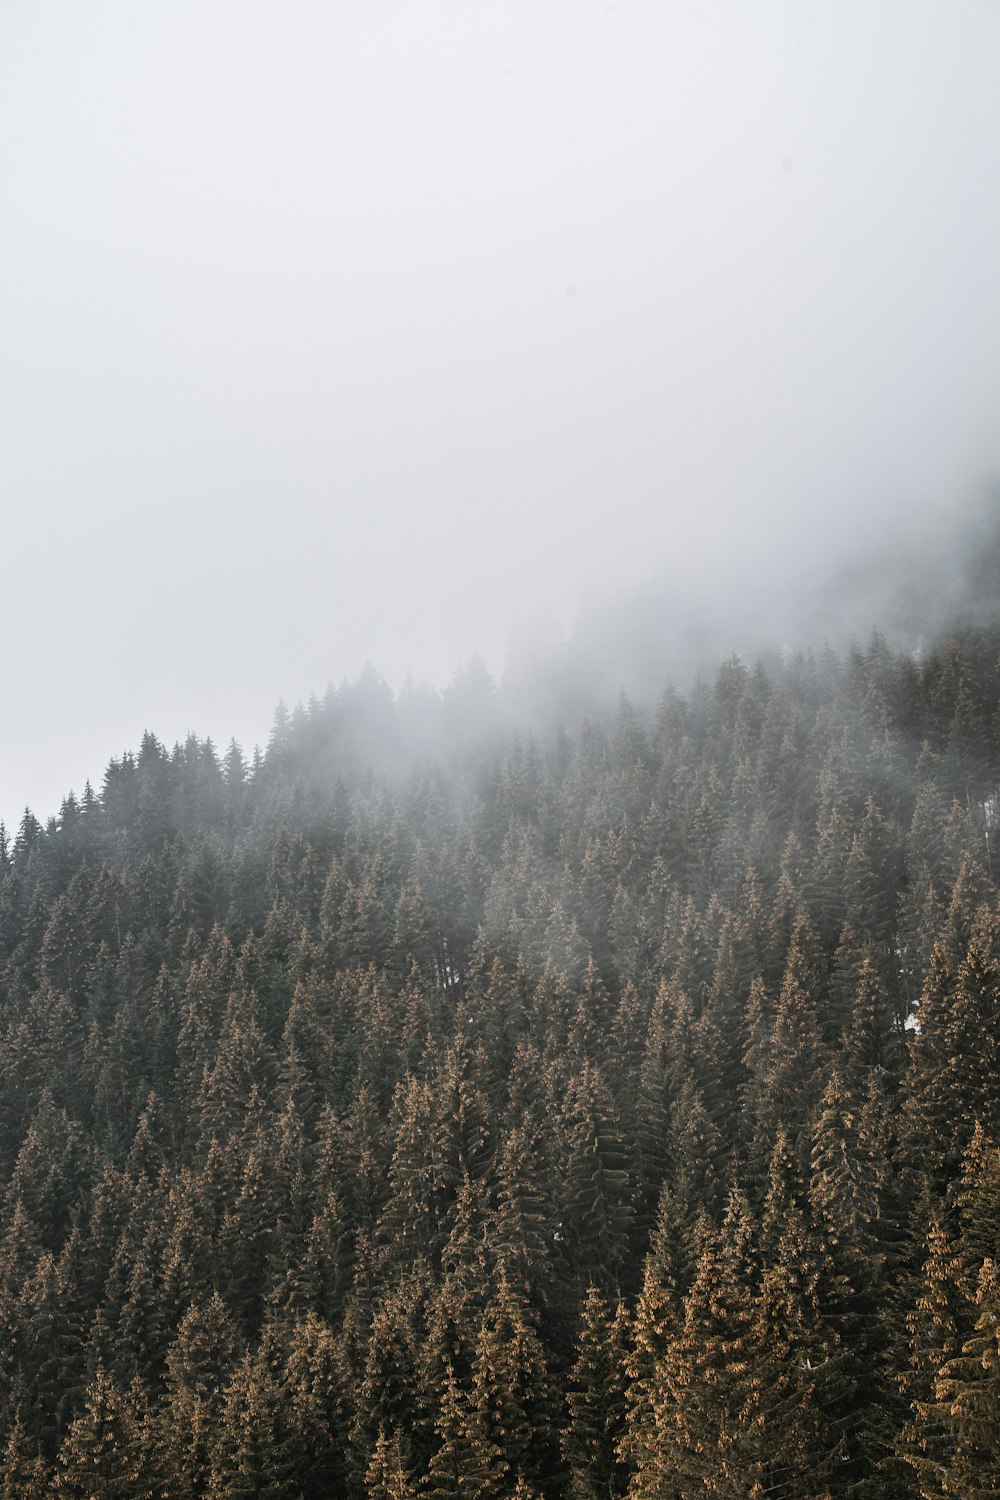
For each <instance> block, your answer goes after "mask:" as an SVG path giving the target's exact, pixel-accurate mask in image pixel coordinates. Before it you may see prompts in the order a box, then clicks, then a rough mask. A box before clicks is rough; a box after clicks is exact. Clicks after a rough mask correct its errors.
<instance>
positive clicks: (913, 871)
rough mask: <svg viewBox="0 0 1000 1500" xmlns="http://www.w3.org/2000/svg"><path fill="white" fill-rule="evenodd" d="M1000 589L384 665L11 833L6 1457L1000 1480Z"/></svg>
mask: <svg viewBox="0 0 1000 1500" xmlns="http://www.w3.org/2000/svg"><path fill="white" fill-rule="evenodd" d="M998 713H1000V632H996V631H993V630H992V629H990V628H988V627H986V626H981V627H980V628H977V629H964V630H959V631H956V632H955V633H954V634H952V635H951V636H950V637H948V638H947V639H945V640H943V641H942V642H940V643H939V644H938V645H937V646H936V647H935V648H934V649H933V650H928V651H926V652H924V654H923V655H922V656H921V657H920V658H919V659H915V658H914V656H913V655H912V654H895V653H894V652H892V651H890V650H889V648H888V647H887V646H886V645H885V644H884V643H883V642H882V641H881V640H880V639H879V638H878V637H874V638H873V639H872V641H871V643H870V645H869V646H868V647H867V648H865V649H860V648H859V649H852V650H850V651H847V652H845V653H844V654H843V655H840V656H838V655H835V654H834V653H833V652H832V651H827V652H825V653H821V654H818V655H816V656H790V655H789V656H787V657H786V658H785V659H775V660H774V661H770V662H768V663H767V664H766V665H760V666H755V665H753V664H750V665H746V664H744V663H742V662H740V661H739V660H736V659H733V660H730V661H728V662H727V663H726V664H725V665H723V666H722V667H721V669H720V670H719V671H718V674H717V675H716V676H715V678H714V680H712V681H708V682H703V683H700V684H698V685H697V686H695V687H694V688H692V689H691V690H690V691H688V692H685V693H680V692H673V691H667V692H666V693H665V695H664V696H663V697H662V701H660V702H659V704H658V706H654V707H651V708H650V710H649V712H648V713H647V711H646V710H645V708H642V707H639V706H636V707H633V706H631V705H630V704H629V702H628V701H626V700H625V699H624V698H622V699H621V701H620V702H619V703H617V704H610V705H608V706H607V710H606V712H605V713H603V714H595V715H592V716H590V717H589V718H588V719H587V720H585V721H584V720H582V719H578V720H574V719H572V718H571V717H568V718H567V719H566V722H565V723H564V724H562V725H561V726H555V727H550V726H548V725H546V726H545V727H544V728H541V729H536V731H535V732H531V731H529V730H528V729H526V728H523V727H522V728H521V729H518V728H517V727H515V726H514V725H512V723H511V721H510V719H509V717H508V716H507V715H506V714H505V713H504V712H503V711H502V705H501V704H500V700H499V696H498V695H497V694H496V693H495V692H494V690H493V688H492V685H491V684H490V682H489V680H488V679H487V678H486V677H485V674H484V673H482V672H477V671H475V670H473V671H470V672H469V673H467V674H466V675H465V677H464V678H463V679H462V680H461V681H459V682H458V683H457V684H456V686H455V687H454V688H453V689H452V690H450V692H449V693H446V694H444V695H442V696H438V695H433V694H423V695H421V694H418V693H411V694H408V695H405V696H404V697H402V698H400V699H399V700H398V701H396V700H394V699H393V697H392V695H391V694H390V693H389V691H388V689H387V688H385V687H384V685H382V684H381V683H380V682H379V681H378V679H377V678H375V676H374V674H367V675H366V676H365V677H364V678H363V679H362V680H361V681H360V682H359V683H357V684H355V685H354V686H353V687H344V688H342V689H340V690H337V691H333V692H331V693H329V694H328V695H327V696H326V698H324V699H323V700H322V701H314V702H313V703H312V704H310V705H309V707H308V708H304V709H301V710H299V711H297V712H295V713H293V714H291V715H288V714H285V713H284V712H281V713H279V715H278V717H277V719H276V722H275V729H274V733H273V736H272V739H271V742H270V744H269V746H268V749H267V752H266V754H265V755H263V756H258V757H257V758H256V759H255V761H254V764H253V765H252V766H248V765H247V764H246V762H245V760H244V758H243V756H242V754H241V752H240V750H239V749H238V748H237V747H236V746H235V745H234V746H232V747H231V748H230V749H229V751H228V752H227V753H226V754H225V755H224V756H221V757H220V755H219V754H218V753H217V752H216V750H215V749H214V748H213V747H212V745H211V744H209V743H205V742H199V741H198V740H196V739H194V738H192V739H189V740H188V741H187V743H186V744H183V745H180V746H177V747H175V748H174V749H173V750H169V749H167V748H165V747H164V746H162V745H160V744H159V743H158V742H157V740H156V739H155V738H154V737H153V736H152V735H147V736H146V738H145V739H144V740H143V742H142V745H141V747H140V748H139V750H138V751H137V753H135V754H134V755H126V756H124V757H123V758H122V759H120V760H116V761H113V762H112V763H111V765H110V766H109V768H108V771H107V774H106V776H105V779H104V783H103V785H102V787H101V789H100V791H99V792H97V793H92V792H91V791H89V790H88V791H87V793H86V795H85V796H84V797H83V798H82V799H81V800H80V801H76V800H74V799H68V800H67V801H66V802H65V803H64V805H63V807H62V809H61V812H60V815H59V817H58V818H57V819H55V820H53V821H52V822H51V823H50V824H49V825H48V826H47V827H41V826H40V825H39V823H38V822H37V821H36V820H35V819H34V818H33V817H32V816H31V815H30V814H29V813H26V814H25V817H24V820H23V822H22V824H21V827H20V829H19V831H18V832H17V834H16V837H14V838H13V840H12V842H11V843H10V844H9V845H8V844H7V843H6V842H5V843H4V846H3V849H2V853H0V862H2V864H0V871H2V885H0V965H2V967H0V1007H2V1008H0V1108H2V1117H0V1118H2V1125H0V1148H2V1149H0V1209H2V1219H3V1239H2V1251H0V1452H2V1451H4V1450H5V1452H6V1457H5V1459H4V1461H3V1477H2V1479H0V1497H3V1500H14V1497H16V1500H34V1497H41V1496H48V1495H52V1494H55V1495H67V1496H81V1497H82V1496H98V1495H99V1496H103V1497H119V1496H121V1497H130V1500H131V1497H136V1500H139V1497H163V1500H166V1497H185V1500H186V1497H194V1496H202V1495H204V1496H211V1497H237V1496H239V1497H251V1496H253V1497H267V1500H305V1497H309V1500H318V1497H337V1496H345V1497H359V1500H361V1497H368V1500H389V1497H392V1500H405V1497H408V1496H411V1497H417V1496H420V1497H426V1500H444V1497H452V1496H456V1497H457V1496H463V1497H479V1500H503V1497H510V1496H518V1497H520V1500H528V1497H530V1496H535V1497H539V1500H541V1497H545V1500H548V1497H553V1500H561V1497H572V1500H599V1497H600V1500H605V1497H616V1496H619V1497H620V1496H628V1497H631V1500H653V1497H656V1500H688V1497H695V1496H704V1495H706V1494H716V1495H722V1496H730V1497H736V1496H745V1497H751V1496H756V1497H765V1496H767V1497H787V1500H808V1497H821V1496H831V1497H833V1496H847V1495H851V1496H870V1497H875V1496H887V1497H915V1496H941V1497H943V1496H946V1495H948V1496H963V1497H966V1500H969V1497H972V1496H979V1495H987V1494H990V1495H992V1494H996V1493H998V1492H1000V1332H998V1326H1000V1276H998V1271H997V1268H996V1262H997V1261H998V1260H1000V1000H998V995H1000V897H998V891H997V886H996V877H997V876H998V875H1000V846H998V849H997V852H996V854H995V855H994V854H993V853H992V852H991V846H990V840H991V836H992V834H993V829H994V825H995V823H996V822H997V821H998V817H997V811H996V809H997V802H996V788H997V786H998V785H1000V717H998Z"/></svg>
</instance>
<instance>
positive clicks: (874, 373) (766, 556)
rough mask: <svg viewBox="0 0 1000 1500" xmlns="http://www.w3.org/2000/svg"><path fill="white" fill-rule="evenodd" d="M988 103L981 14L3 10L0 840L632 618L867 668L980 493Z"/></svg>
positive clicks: (999, 255) (905, 5) (640, 5)
mask: <svg viewBox="0 0 1000 1500" xmlns="http://www.w3.org/2000/svg"><path fill="white" fill-rule="evenodd" d="M998 76H1000V7H998V6H997V5H996V4H995V3H993V0H951V3H950V4H948V5H947V6H945V5H941V4H939V3H937V0H876V3H872V0H838V3H837V4H836V5H834V4H818V3H817V4H810V3H808V0H762V3H759V4H754V5H748V4H745V3H742V0H710V3H703V0H618V3H614V4H606V3H601V0H598V3H590V0H427V3H424V4H419V5H415V4H409V3H404V0H372V3H370V4H362V5H347V4H328V3H321V0H285V3H281V4H279V3H277V0H273V3H271V0H209V3H206V0H169V3H168V0H164V3H152V4H135V3H134V0H89V3H88V4H87V5H80V4H77V3H74V0H5V4H4V5H3V6H2V7H0V432H2V456H3V465H2V473H3V494H4V505H3V522H4V525H3V542H4V549H3V557H4V566H3V590H4V596H3V602H4V615H5V624H6V630H5V646H4V652H3V658H2V668H0V674H2V678H0V680H2V691H3V703H4V707H5V732H4V735H3V737H2V741H0V813H2V815H3V816H4V817H5V818H7V820H8V822H10V821H12V820H13V821H15V822H16V820H17V817H18V816H19V810H20V809H21V808H23V806H24V804H25V803H26V802H28V803H30V804H31V805H32V807H33V808H34V809H35V811H36V812H37V813H38V815H39V816H41V817H43V818H44V817H45V816H48V815H50V814H52V813H54V812H55V811H56V810H57V808H58V805H59V802H60V799H61V797H62V796H63V795H64V794H65V792H67V791H68V790H69V788H70V787H71V786H73V787H75V788H76V790H77V791H79V790H80V789H81V788H82V784H83V782H84V780H85V778H86V777H88V776H89V777H91V778H93V779H94V780H95V781H99V779H100V776H101V773H102V771H103V767H104V765H105V764H106V762H107V760H108V758H109V756H110V755H112V754H118V753H120V752H121V750H122V749H124V748H126V747H131V746H134V745H136V744H137V743H138V741H139V738H140V736H141V734H142V731H143V730H144V729H145V728H150V729H152V730H153V731H154V732H155V733H156V734H157V735H158V736H159V737H160V738H161V739H163V740H165V741H167V742H168V743H172V741H173V740H174V739H176V738H179V737H183V736H184V734H185V733H186V732H187V731H188V730H189V729H190V730H194V731H195V732H197V733H198V734H199V735H206V734H210V735H212V736H213V738H215V739H216V741H217V742H221V743H225V742H226V741H228V739H229V737H230V736H231V735H235V736H236V737H237V738H238V739H240V740H241V742H243V743H244V745H245V746H247V747H248V748H249V747H251V746H252V745H253V743H254V742H255V741H257V740H260V741H263V740H265V739H266V737H267V732H268V727H269V723H270V719H271V714H272V710H273V708H274V705H275V703H276V702H277V700H278V699H279V698H284V699H285V700H286V701H290V702H294V701H295V699H296V698H298V697H300V696H301V697H304V696H306V695H308V694H309V693H310V692H311V691H312V690H316V691H319V692H322V690H323V689H324V687H325V686H326V684H327V683H328V682H329V681H331V680H334V681H336V680H338V679H340V678H341V677H342V676H344V675H348V676H353V675H354V674H356V673H357V672H358V670H359V669H360V668H361V666H362V664H363V663H364V662H365V660H366V659H368V660H371V661H372V662H373V663H374V664H375V665H376V667H377V668H378V669H379V670H380V671H381V672H382V673H384V674H385V675H386V677H387V678H388V679H389V680H390V682H392V683H394V684H399V683H401V682H402V680H403V678H404V676H405V674H406V673H407V672H408V671H412V672H413V673H414V675H415V676H417V677H419V678H425V679H428V680H429V681H431V682H434V683H437V684H442V685H443V684H444V683H446V682H447V680H448V679H449V678H450V677H451V675H452V672H453V670H454V668H455V666H456V665H457V663H458V662H459V661H460V660H461V659H463V658H465V657H467V656H468V655H469V654H470V653H471V652H472V651H473V650H479V651H481V652H482V654H483V655H484V657H485V658H486V661H487V663H488V664H489V666H490V667H491V668H492V669H493V670H494V671H495V672H496V673H498V674H499V673H500V672H501V671H502V669H503V666H504V662H505V659H506V657H507V653H508V650H509V649H512V650H513V654H514V658H515V660H517V659H521V658H523V657H524V655H525V653H526V652H527V653H528V654H530V650H531V649H532V648H533V647H534V645H535V644H536V643H537V642H538V641H541V640H547V639H550V638H558V637H559V636H560V635H561V634H562V633H564V632H566V631H567V630H568V629H570V628H571V627H572V624H573V621H574V620H575V619H577V618H578V617H582V618H583V620H584V624H582V625H579V626H577V627H576V637H575V638H576V639H577V641H583V642H587V641H589V642H591V644H592V646H593V650H594V652H595V656H596V653H598V652H599V650H600V649H601V642H602V641H603V642H605V643H606V640H607V637H608V635H609V634H613V633H614V625H613V621H614V618H615V612H616V610H617V609H618V607H619V604H618V601H620V600H621V599H622V598H624V597H628V596H631V597H632V600H633V602H632V604H630V605H629V606H628V610H627V611H626V613H627V615H628V618H629V620H630V622H631V624H630V625H629V627H628V629H629V630H631V631H632V638H633V639H634V641H635V643H636V656H637V657H639V656H641V655H642V653H643V651H645V654H646V656H647V657H648V656H649V655H650V653H651V649H652V648H651V644H650V643H651V642H652V643H655V642H656V641H658V640H659V639H660V638H661V637H662V636H663V635H669V634H670V633H671V632H674V633H675V634H676V630H677V627H676V625H675V622H676V621H677V620H678V619H683V620H686V621H688V622H689V623H690V625H691V629H692V630H693V631H694V632H695V633H696V634H697V631H699V630H701V629H702V625H703V622H705V621H712V620H714V621H715V622H716V624H717V626H718V629H717V631H716V634H717V635H718V637H719V639H720V642H721V645H722V648H723V649H732V648H734V647H735V648H738V647H740V646H741V639H740V637H741V635H742V636H743V638H744V640H745V642H746V643H747V644H748V645H752V644H753V643H754V642H755V641H756V640H757V639H759V638H760V637H761V636H762V634H764V633H765V632H766V631H767V630H771V629H774V630H776V631H780V632H785V631H790V630H794V629H795V628H797V623H798V624H802V625H803V628H805V627H806V626H807V625H809V624H810V623H811V624H812V625H816V624H817V623H818V624H819V625H820V626H821V627H822V628H826V622H828V621H833V622H834V623H835V624H836V626H837V627H838V628H840V627H844V626H849V625H850V624H851V620H852V612H853V614H854V615H856V617H857V628H858V629H859V630H860V631H863V632H865V633H867V630H868V628H869V626H870V624H871V614H872V611H873V609H875V608H876V606H877V600H878V596H879V589H880V587H881V582H880V581H881V580H882V579H883V577H884V578H885V579H886V580H887V582H888V583H891V584H892V586H893V587H894V586H895V581H896V574H897V573H898V571H899V562H900V559H903V558H905V559H907V560H908V561H907V563H906V565H907V567H909V568H910V570H911V581H912V576H915V575H916V574H919V572H920V570H921V569H923V570H925V573H926V576H927V577H928V578H929V579H932V578H933V574H934V571H935V569H936V568H937V567H938V566H939V560H940V559H941V558H943V557H944V555H945V554H946V553H947V552H948V549H949V547H950V545H951V540H950V534H951V533H953V532H954V530H955V527H956V526H957V520H955V519H953V518H957V516H958V515H959V514H960V513H964V512H965V510H966V509H967V508H968V507H970V506H972V507H975V506H976V505H978V504H981V502H982V497H983V495H984V494H988V493H989V492H990V490H991V487H993V486H994V485H995V483H996V479H997V476H998V475H1000V426H998V423H997V412H998V404H1000V403H998V398H1000V278H998V276H997V267H998V266H1000V191H998V188H1000V90H998V89H997V86H996V80H997V78H998ZM940 566H943V564H940ZM949 566H950V565H949ZM914 570H915V571H914ZM918 592H919V590H918ZM911 594H912V590H911ZM781 601H785V603H784V605H782V603H781ZM807 616H808V617H809V618H808V619H807V618H806V617H807ZM587 622H589V623H587ZM706 628H707V627H706ZM588 632H589V634H588ZM625 639H628V630H626V632H625ZM511 643H513V646H512V645H511ZM602 670H603V668H602ZM608 670H609V671H610V672H611V674H612V675H613V674H614V672H615V671H617V670H619V667H618V663H617V662H612V663H611V665H610V666H609V667H608Z"/></svg>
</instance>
